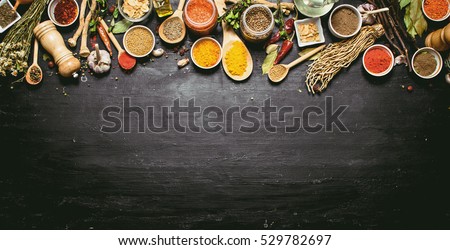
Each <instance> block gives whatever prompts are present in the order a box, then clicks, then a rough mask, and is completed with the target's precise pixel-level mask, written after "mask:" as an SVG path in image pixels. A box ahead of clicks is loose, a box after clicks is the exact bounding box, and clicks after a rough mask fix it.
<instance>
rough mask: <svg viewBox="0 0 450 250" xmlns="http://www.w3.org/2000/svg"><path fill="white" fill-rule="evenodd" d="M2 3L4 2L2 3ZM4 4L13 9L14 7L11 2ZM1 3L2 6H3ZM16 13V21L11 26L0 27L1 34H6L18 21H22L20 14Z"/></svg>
mask: <svg viewBox="0 0 450 250" xmlns="http://www.w3.org/2000/svg"><path fill="white" fill-rule="evenodd" d="M0 2H2V1H0ZM3 4H9V6H11V8H12V7H13V5H12V4H11V2H10V1H9V0H5V2H4V3H3ZM3 4H1V3H0V5H3ZM15 12H16V19H14V21H12V22H11V23H10V24H8V25H6V26H5V27H0V34H1V33H3V32H5V31H6V30H7V29H9V28H10V27H11V26H13V25H14V24H15V23H17V21H19V20H20V18H22V17H21V16H20V14H19V12H17V11H15Z"/></svg>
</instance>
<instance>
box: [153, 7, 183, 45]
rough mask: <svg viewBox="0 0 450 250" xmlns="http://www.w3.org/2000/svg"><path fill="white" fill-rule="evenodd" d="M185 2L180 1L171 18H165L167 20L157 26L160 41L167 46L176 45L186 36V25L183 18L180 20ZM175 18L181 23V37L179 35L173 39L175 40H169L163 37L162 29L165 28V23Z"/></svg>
mask: <svg viewBox="0 0 450 250" xmlns="http://www.w3.org/2000/svg"><path fill="white" fill-rule="evenodd" d="M185 1H186V0H180V3H179V4H178V9H176V10H175V13H173V15H172V16H171V17H169V18H167V19H166V20H165V21H164V22H163V23H162V24H161V25H160V26H159V29H158V34H159V37H161V39H162V40H163V41H164V42H166V43H168V44H176V43H179V42H181V41H183V39H184V37H185V36H186V25H185V24H184V21H183V18H182V16H183V6H184V2H185ZM175 18H178V19H179V21H180V22H181V27H182V29H181V35H180V37H178V38H177V39H175V40H170V39H169V38H168V37H167V36H166V35H164V27H165V25H166V23H167V22H168V21H169V20H173V19H175Z"/></svg>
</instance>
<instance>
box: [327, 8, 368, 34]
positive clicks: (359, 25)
mask: <svg viewBox="0 0 450 250" xmlns="http://www.w3.org/2000/svg"><path fill="white" fill-rule="evenodd" d="M342 8H347V9H350V10H352V11H353V12H354V13H355V14H356V16H357V17H358V28H357V29H356V30H355V32H353V33H352V34H349V35H342V34H339V33H338V32H337V31H336V30H335V29H334V28H333V25H332V24H331V18H332V17H333V15H334V13H336V11H338V10H340V9H342ZM361 26H362V17H361V13H359V11H358V9H356V8H355V7H353V6H352V5H350V4H341V5H339V6H338V7H336V8H335V9H334V10H333V11H332V12H331V14H330V17H329V18H328V28H329V30H330V32H331V34H333V35H334V36H335V37H337V38H340V39H347V38H350V37H352V36H354V35H356V34H358V32H359V30H361Z"/></svg>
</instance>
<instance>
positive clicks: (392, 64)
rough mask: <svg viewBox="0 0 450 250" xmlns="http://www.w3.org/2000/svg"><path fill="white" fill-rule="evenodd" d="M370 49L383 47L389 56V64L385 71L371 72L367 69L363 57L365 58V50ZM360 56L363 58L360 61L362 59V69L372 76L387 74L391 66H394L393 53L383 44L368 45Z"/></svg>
mask: <svg viewBox="0 0 450 250" xmlns="http://www.w3.org/2000/svg"><path fill="white" fill-rule="evenodd" d="M372 49H383V50H384V51H386V52H387V53H388V54H389V56H390V57H391V64H390V65H389V67H388V68H387V69H386V70H385V71H383V72H380V73H374V72H371V71H369V70H368V69H367V67H366V64H365V60H364V59H365V58H366V54H367V52H368V51H370V50H372ZM362 58H363V60H362V61H363V67H364V69H365V70H366V72H367V73H369V74H371V75H372V76H376V77H381V76H385V75H387V74H389V72H391V70H392V68H393V67H394V54H392V51H391V50H390V49H389V48H388V47H386V46H384V45H381V44H374V45H372V46H370V47H369V48H367V49H366V51H365V52H364V55H363V57H362Z"/></svg>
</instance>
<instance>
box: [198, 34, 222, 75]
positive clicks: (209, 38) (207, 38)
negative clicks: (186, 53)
mask: <svg viewBox="0 0 450 250" xmlns="http://www.w3.org/2000/svg"><path fill="white" fill-rule="evenodd" d="M202 40H211V41H213V42H215V43H216V44H217V45H219V48H220V56H219V60H217V62H216V63H215V64H214V65H212V66H209V67H203V66H200V65H199V64H198V63H197V62H196V61H195V57H194V55H193V51H194V48H195V46H196V45H197V44H198V42H199V41H202ZM191 58H192V61H193V62H194V64H195V65H196V66H197V67H199V68H201V69H212V68H214V67H216V66H217V65H219V63H220V61H221V60H222V47H221V46H220V43H219V42H218V41H217V40H216V39H214V38H212V37H202V38H200V39H198V40H197V41H195V43H194V44H193V45H192V48H191Z"/></svg>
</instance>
